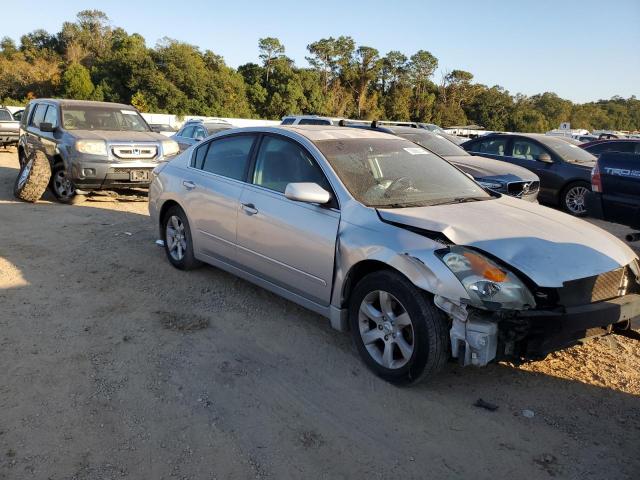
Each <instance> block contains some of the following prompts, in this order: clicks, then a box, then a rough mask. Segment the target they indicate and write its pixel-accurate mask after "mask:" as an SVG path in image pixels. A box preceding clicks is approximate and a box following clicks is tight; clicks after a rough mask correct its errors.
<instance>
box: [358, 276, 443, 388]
mask: <svg viewBox="0 0 640 480" xmlns="http://www.w3.org/2000/svg"><path fill="white" fill-rule="evenodd" d="M349 322H350V326H351V334H352V336H353V340H354V342H355V344H356V347H357V348H358V352H359V353H360V356H361V357H362V359H363V361H364V362H365V364H366V365H367V367H369V369H371V370H372V371H373V372H374V373H375V374H376V375H378V376H379V377H381V378H383V379H384V380H387V381H388V382H391V383H397V384H403V383H405V384H406V383H414V382H417V381H419V380H422V379H425V378H428V377H432V376H434V375H435V374H436V373H437V372H438V371H440V370H441V369H442V367H443V366H444V365H445V363H446V361H447V359H448V358H449V334H448V328H447V322H446V320H445V318H444V315H443V314H442V313H441V312H440V311H439V310H437V308H436V307H435V306H434V305H433V303H432V302H431V301H430V300H429V299H428V297H427V296H426V295H425V294H424V292H422V291H420V290H419V289H418V288H416V287H415V286H414V285H413V284H412V283H411V282H410V281H409V280H408V279H407V278H405V277H404V276H402V275H400V274H399V273H396V272H393V271H381V272H374V273H371V274H369V275H367V276H366V277H364V278H363V279H362V280H361V281H360V282H359V283H358V284H357V285H356V287H355V289H354V291H353V294H352V295H351V298H350V302H349Z"/></svg>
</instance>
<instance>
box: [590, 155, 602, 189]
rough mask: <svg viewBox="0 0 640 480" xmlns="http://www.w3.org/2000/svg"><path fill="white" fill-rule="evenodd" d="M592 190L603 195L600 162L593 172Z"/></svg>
mask: <svg viewBox="0 0 640 480" xmlns="http://www.w3.org/2000/svg"><path fill="white" fill-rule="evenodd" d="M591 189H592V190H593V191H594V192H599V193H602V176H601V175H600V164H599V162H596V166H595V167H593V170H591Z"/></svg>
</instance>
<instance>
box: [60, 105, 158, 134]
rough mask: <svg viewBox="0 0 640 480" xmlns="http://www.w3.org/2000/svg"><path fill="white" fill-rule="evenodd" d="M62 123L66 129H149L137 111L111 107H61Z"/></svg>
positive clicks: (141, 130) (143, 130)
mask: <svg viewBox="0 0 640 480" xmlns="http://www.w3.org/2000/svg"><path fill="white" fill-rule="evenodd" d="M62 125H63V126H64V128H65V129H67V130H108V131H132V132H148V131H149V127H148V126H147V123H146V122H145V121H144V119H143V118H142V117H141V116H140V114H139V113H138V112H137V111H135V110H131V109H120V108H112V107H93V106H68V107H62Z"/></svg>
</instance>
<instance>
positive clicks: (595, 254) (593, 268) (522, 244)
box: [378, 196, 636, 287]
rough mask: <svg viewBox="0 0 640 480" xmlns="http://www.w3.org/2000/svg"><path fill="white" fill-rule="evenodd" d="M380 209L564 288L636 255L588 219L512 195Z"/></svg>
mask: <svg viewBox="0 0 640 480" xmlns="http://www.w3.org/2000/svg"><path fill="white" fill-rule="evenodd" d="M378 212H379V214H380V216H381V217H382V218H383V219H384V220H387V221H390V222H395V223H398V224H403V225H408V226H412V227H417V228H421V229H424V230H430V231H434V232H440V233H442V234H444V235H445V236H447V237H448V238H449V239H450V240H451V241H452V242H454V243H456V244H457V245H467V246H472V247H475V248H478V249H480V250H483V251H485V252H487V253H490V254H491V255H493V256H495V257H497V258H499V259H500V260H502V261H503V262H504V263H505V264H506V265H511V266H513V267H514V268H516V269H518V270H520V271H521V272H522V273H524V274H525V275H527V276H528V277H529V278H530V279H531V280H533V281H534V282H535V283H536V284H537V285H538V286H540V287H561V286H562V284H563V283H564V282H567V281H570V280H576V279H579V278H586V277H591V276H593V275H598V274H601V273H604V272H608V271H610V270H614V269H616V268H619V267H621V266H624V265H628V264H629V263H631V262H632V261H633V259H634V258H636V255H635V254H634V253H633V251H632V250H631V249H630V248H629V247H628V246H627V245H625V244H624V243H623V242H622V241H620V240H618V239H617V238H615V237H614V236H613V235H610V234H609V233H607V232H605V231H604V230H602V229H600V228H598V227H596V226H594V225H592V224H590V223H588V222H586V221H584V220H580V219H577V218H574V217H571V216H569V215H567V214H564V213H561V212H558V211H556V210H552V209H550V208H547V207H543V206H541V205H538V204H535V203H530V202H524V201H522V200H518V199H514V198H511V197H507V196H503V197H502V198H498V199H494V200H486V201H479V202H469V203H458V204H452V205H439V206H433V207H418V208H399V209H386V210H378Z"/></svg>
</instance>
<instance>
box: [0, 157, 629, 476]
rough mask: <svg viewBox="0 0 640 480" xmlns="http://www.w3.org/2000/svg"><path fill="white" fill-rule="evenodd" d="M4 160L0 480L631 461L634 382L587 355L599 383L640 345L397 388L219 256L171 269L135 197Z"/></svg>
mask: <svg viewBox="0 0 640 480" xmlns="http://www.w3.org/2000/svg"><path fill="white" fill-rule="evenodd" d="M16 174H17V170H16V169H12V168H6V167H0V226H1V228H2V232H1V234H0V239H1V242H0V270H1V271H0V276H1V281H0V305H1V310H0V364H2V365H3V366H5V367H4V368H3V369H2V370H1V372H2V373H0V392H2V395H1V396H0V409H2V412H3V415H2V418H1V419H0V431H1V432H2V433H0V449H2V451H3V452H12V453H11V455H9V454H8V453H7V455H5V456H3V457H2V458H1V459H0V478H1V477H2V475H3V474H4V475H5V476H6V478H12V475H14V474H15V472H17V471H20V472H22V471H25V470H27V469H28V468H31V467H33V468H40V471H46V472H47V474H48V475H50V476H51V477H52V478H53V477H56V478H58V477H60V476H62V477H65V478H66V477H67V476H69V477H74V476H77V477H78V478H85V477H83V476H82V475H86V478H102V477H101V475H99V474H98V473H100V472H102V473H104V472H107V473H111V472H112V471H111V470H109V468H111V467H107V465H111V466H113V465H116V466H118V468H123V469H124V470H122V471H126V472H128V474H129V475H131V476H132V478H160V477H161V476H163V475H166V474H168V473H167V472H169V469H170V467H169V465H171V468H172V469H174V470H173V471H172V472H171V474H172V475H173V474H174V472H175V471H176V470H175V468H177V469H178V470H179V471H180V473H181V474H182V475H183V476H187V475H191V476H193V477H195V478H202V477H201V476H200V477H198V472H200V473H201V472H211V471H216V472H222V473H224V474H225V475H222V476H226V477H228V478H231V477H234V478H245V477H247V476H249V473H251V476H254V475H255V471H256V470H255V468H256V467H255V465H261V467H260V468H261V469H262V470H258V472H259V473H260V474H261V475H263V476H273V477H275V478H290V477H296V476H299V477H307V478H317V477H325V478H337V477H343V478H350V477H353V478H358V477H365V476H371V475H374V472H378V473H377V474H379V475H381V476H382V477H389V476H403V477H406V478H424V472H426V471H429V472H431V473H430V476H431V478H452V477H454V478H469V477H471V476H474V477H475V478H504V477H505V476H507V475H508V476H514V475H519V476H521V475H525V476H526V478H548V477H550V476H556V477H562V478H565V477H566V478H602V477H605V476H606V477H608V478H625V476H628V477H629V478H632V477H633V475H634V474H635V473H637V472H638V471H640V459H638V456H637V451H636V450H637V445H638V444H640V410H639V397H638V396H635V395H632V394H629V393H624V391H623V390H624V388H626V387H633V385H626V387H625V385H623V384H622V383H621V384H610V385H609V387H608V388H603V387H601V386H596V385H592V384H588V383H586V382H585V378H587V377H586V376H585V369H586V370H588V371H591V374H592V375H593V380H594V382H595V383H603V382H605V380H603V379H602V378H596V377H597V376H605V375H615V374H616V372H615V370H616V369H617V368H619V369H620V370H621V371H622V365H620V364H616V360H615V359H616V355H618V356H620V360H619V361H620V362H623V361H625V360H623V359H625V358H626V359H629V358H632V361H634V362H636V364H637V362H638V358H637V356H638V353H639V350H638V348H637V347H635V350H628V349H630V348H632V347H628V345H627V344H626V343H620V344H619V345H618V346H617V347H614V346H612V347H611V351H607V358H603V357H594V355H591V354H590V353H589V349H590V346H589V345H585V346H583V347H577V350H576V351H577V353H575V357H571V356H568V357H560V359H559V360H553V362H551V363H550V364H549V365H548V368H547V369H546V373H541V372H536V371H532V370H529V369H527V368H528V367H522V368H517V367H514V366H510V365H507V364H498V365H491V366H489V367H488V368H485V369H475V368H465V369H463V368H460V367H457V366H456V365H455V364H450V365H448V367H447V368H446V371H445V372H444V374H442V375H440V376H438V377H436V378H434V379H433V380H431V381H429V382H427V383H424V384H420V385H417V386H414V387H409V388H398V387H395V386H392V385H390V384H387V383H385V382H383V381H382V380H380V379H377V378H376V377H374V376H373V375H372V374H371V373H369V371H368V370H367V369H366V368H365V367H364V366H363V364H362V363H361V361H360V360H359V359H358V357H357V353H356V351H355V349H354V348H353V346H352V344H351V341H350V339H349V337H348V335H345V334H342V333H339V332H336V331H334V330H332V329H331V328H330V325H329V322H328V321H326V320H325V319H324V318H321V317H320V316H318V315H316V314H314V313H311V312H309V311H307V310H305V309H303V308H300V307H298V306H297V305H294V304H293V303H291V302H288V301H287V300H284V299H282V298H280V297H278V296H276V295H274V294H271V293H269V292H267V291H265V290H263V289H261V288H259V287H256V286H254V285H252V284H250V283H248V282H245V281H244V280H241V279H238V278H236V277H234V276H232V275H230V274H227V273H225V272H222V271H220V270H218V269H215V268H213V267H204V268H201V269H199V270H196V271H192V272H182V271H179V270H176V269H174V268H173V267H171V266H170V265H169V263H168V262H167V261H166V259H165V258H164V252H163V250H162V249H160V248H158V247H156V246H155V245H154V241H155V239H156V228H155V227H154V226H153V225H151V223H150V221H149V219H148V217H146V216H145V212H144V210H145V209H144V208H138V207H141V206H140V205H129V207H131V208H132V209H133V211H127V210H126V209H120V207H122V208H124V207H125V206H122V205H120V206H118V205H116V206H115V207H114V206H113V205H105V206H104V208H103V206H102V205H100V204H98V203H96V204H95V205H93V204H92V205H87V204H80V205H74V206H71V205H61V204H58V203H53V202H49V201H47V200H44V201H41V202H38V203H35V204H28V203H23V202H19V201H15V199H14V198H13V195H12V188H13V179H14V177H15V175H16ZM600 347H602V345H600ZM616 348H617V349H618V351H617V353H616V350H615V349H616ZM598 351H599V352H602V351H603V350H602V348H600V350H598ZM571 361H572V362H573V367H572V368H573V369H574V371H573V373H574V374H575V377H572V376H571V372H570V371H567V369H566V368H565V367H563V366H562V365H560V363H561V362H571ZM603 361H606V365H605V369H604V370H603V369H601V368H599V365H598V362H603ZM611 369H613V371H610V370H611ZM563 377H564V378H563ZM637 378H638V377H637V376H636V377H635V379H634V378H631V379H628V380H627V381H628V382H637V381H638V380H637ZM578 379H580V380H578ZM605 383H606V382H605ZM479 398H482V399H483V400H484V401H486V402H489V403H493V404H495V405H496V406H498V409H497V410H495V411H489V410H486V409H484V408H479V407H475V406H473V404H474V403H475V402H476V401H477V400H478V399H479ZM525 411H528V412H525ZM46 412H50V414H47V413H46ZM529 412H531V413H529ZM212 444H213V445H216V449H217V450H216V449H214V450H213V453H212V450H211V447H210V445H212ZM227 444H229V445H232V446H233V448H229V449H228V450H227V449H225V448H226V447H224V445H227ZM185 445H188V446H189V449H190V452H191V453H185V451H186V450H185V449H186V447H185ZM236 457H237V458H241V460H239V461H238V463H237V464H236V463H233V462H232V459H233V458H236ZM222 458H225V459H227V461H228V462H230V463H229V465H230V466H229V465H227V466H226V467H224V468H227V469H228V470H224V469H223V467H222V466H221V463H220V462H221V459H222ZM247 459H249V460H247ZM12 462H13V463H12ZM171 462H173V463H171ZM247 464H251V465H253V466H252V467H251V469H249V470H246V469H247V468H248V467H247ZM174 465H176V466H177V467H175V468H174ZM221 469H222V470H221ZM27 471H28V470H27ZM78 472H80V474H78ZM83 472H84V473H83ZM96 472H98V473H96ZM102 473H101V474H102ZM297 473H299V474H300V475H297ZM92 474H93V476H92Z"/></svg>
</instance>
